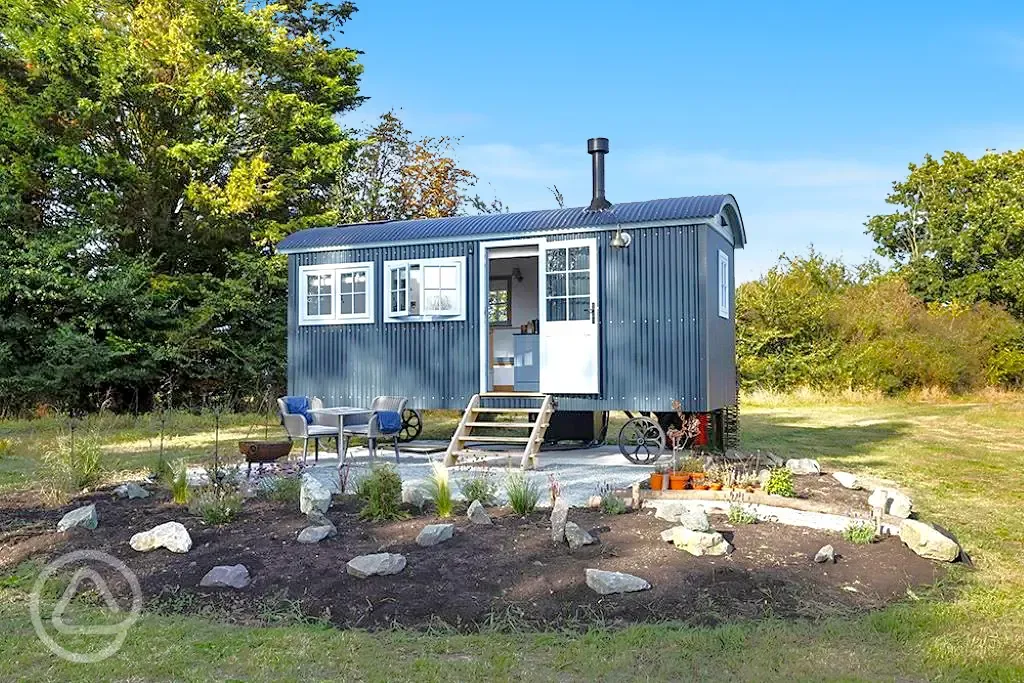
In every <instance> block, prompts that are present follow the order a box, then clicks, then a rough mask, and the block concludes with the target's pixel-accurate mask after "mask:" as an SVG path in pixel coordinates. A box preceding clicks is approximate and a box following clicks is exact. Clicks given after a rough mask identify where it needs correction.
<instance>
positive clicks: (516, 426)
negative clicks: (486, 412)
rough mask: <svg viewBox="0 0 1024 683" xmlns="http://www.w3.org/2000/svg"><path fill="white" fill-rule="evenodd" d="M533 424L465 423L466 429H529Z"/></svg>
mask: <svg viewBox="0 0 1024 683" xmlns="http://www.w3.org/2000/svg"><path fill="white" fill-rule="evenodd" d="M533 424H534V423H533V422H467V423H466V426H467V427H503V428H505V429H531V428H532V427H533Z"/></svg>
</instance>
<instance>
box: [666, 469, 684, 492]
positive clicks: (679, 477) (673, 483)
mask: <svg viewBox="0 0 1024 683" xmlns="http://www.w3.org/2000/svg"><path fill="white" fill-rule="evenodd" d="M688 479H689V477H688V476H686V475H685V474H676V473H675V472H673V473H672V474H670V475H668V487H669V488H670V489H672V490H673V491H682V490H683V489H685V488H686V482H687V480H688Z"/></svg>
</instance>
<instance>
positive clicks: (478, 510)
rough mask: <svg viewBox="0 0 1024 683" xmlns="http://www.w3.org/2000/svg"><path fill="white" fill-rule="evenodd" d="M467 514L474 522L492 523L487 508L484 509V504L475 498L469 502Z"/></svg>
mask: <svg viewBox="0 0 1024 683" xmlns="http://www.w3.org/2000/svg"><path fill="white" fill-rule="evenodd" d="M466 516H467V517H469V521H470V522H472V523H473V524H491V523H492V522H491V516H490V515H489V514H487V510H484V506H483V504H482V503H481V502H480V501H479V500H474V501H473V502H472V503H470V504H469V509H468V510H466Z"/></svg>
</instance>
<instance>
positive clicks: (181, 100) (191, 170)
mask: <svg viewBox="0 0 1024 683" xmlns="http://www.w3.org/2000/svg"><path fill="white" fill-rule="evenodd" d="M354 11H355V7H354V6H353V5H352V4H351V3H348V2H320V1H317V0H283V1H282V2H278V3H274V4H252V3H248V2H245V1H244V0H66V1H65V2H60V3H52V2H49V0H11V2H7V3H4V5H3V6H2V7H0V79H2V80H0V223H2V224H3V225H4V227H5V229H4V231H3V234H2V235H0V269H2V271H3V272H4V273H5V274H6V276H5V278H4V279H3V280H2V281H0V340H2V342H0V378H3V379H2V380H0V393H4V394H5V396H6V397H7V398H6V399H5V400H6V401H9V402H10V403H12V404H20V405H25V404H27V403H30V402H33V401H56V402H58V403H61V404H66V405H68V406H73V405H74V406H82V407H94V406H95V405H97V403H98V399H99V398H100V397H103V396H114V397H115V402H117V403H120V404H121V405H125V404H126V403H127V402H128V401H129V400H135V401H136V403H139V402H141V404H142V406H143V407H144V406H145V403H146V401H147V399H148V396H149V395H150V394H151V393H152V391H153V390H154V388H155V387H156V385H157V383H158V381H159V380H161V379H164V378H166V377H168V376H173V377H174V378H175V382H176V383H177V385H178V386H179V387H180V388H181V392H180V393H179V395H181V393H185V394H187V393H189V392H191V393H193V394H196V393H200V392H206V391H212V390H214V389H215V388H219V389H222V388H224V387H228V388H230V389H232V390H234V391H239V392H243V391H250V392H251V390H252V388H253V384H254V383H256V382H257V381H258V378H259V377H260V376H261V375H262V374H263V373H264V372H265V371H267V370H268V369H269V370H270V372H271V374H272V375H273V376H274V377H275V378H277V379H278V381H280V379H281V378H282V377H283V363H284V355H285V354H284V337H285V335H284V317H285V310H284V304H283V293H284V278H285V267H284V261H283V259H282V258H281V257H277V256H274V255H273V245H274V244H276V242H278V241H279V240H280V239H281V238H282V237H284V236H285V235H287V234H289V233H291V232H293V231H295V230H298V229H301V228H305V227H310V226H317V225H326V224H330V223H333V222H336V221H337V219H338V212H337V206H336V202H335V200H334V197H333V194H332V191H333V189H334V187H335V185H336V181H337V177H338V175H339V173H340V172H341V170H342V168H343V167H344V165H345V163H346V160H347V158H348V157H349V156H351V155H352V153H353V152H354V150H355V148H356V143H355V141H353V140H352V139H350V137H349V136H348V134H347V133H346V132H345V131H343V130H342V129H341V128H340V127H339V126H338V124H337V123H336V121H335V118H336V116H337V115H338V114H340V113H342V112H345V111H347V110H350V109H352V108H354V107H355V106H357V105H358V104H359V103H360V101H361V99H362V98H361V97H360V96H359V95H358V78H359V75H360V74H361V71H362V67H361V66H360V65H359V64H358V62H357V58H358V53H357V52H356V51H355V50H351V49H348V48H343V47H336V45H337V41H338V38H339V36H340V32H341V28H342V26H343V25H344V23H345V22H346V21H347V20H348V19H349V18H350V16H351V15H352V13H353V12H354ZM140 394H141V396H140ZM2 407H3V405H2V404H0V408H2Z"/></svg>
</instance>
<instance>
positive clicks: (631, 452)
mask: <svg viewBox="0 0 1024 683" xmlns="http://www.w3.org/2000/svg"><path fill="white" fill-rule="evenodd" d="M664 450H665V432H664V431H662V429H661V426H660V425H659V424H658V423H657V422H655V421H654V420H652V419H651V418H649V417H634V418H633V419H631V420H630V421H629V422H627V423H626V424H624V425H622V429H620V430H619V452H620V453H622V454H623V455H624V456H626V460H629V461H630V462H632V463H636V464H637V465H644V464H647V463H652V462H654V461H655V460H657V459H658V457H659V456H661V454H662V452H663V451H664Z"/></svg>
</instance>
